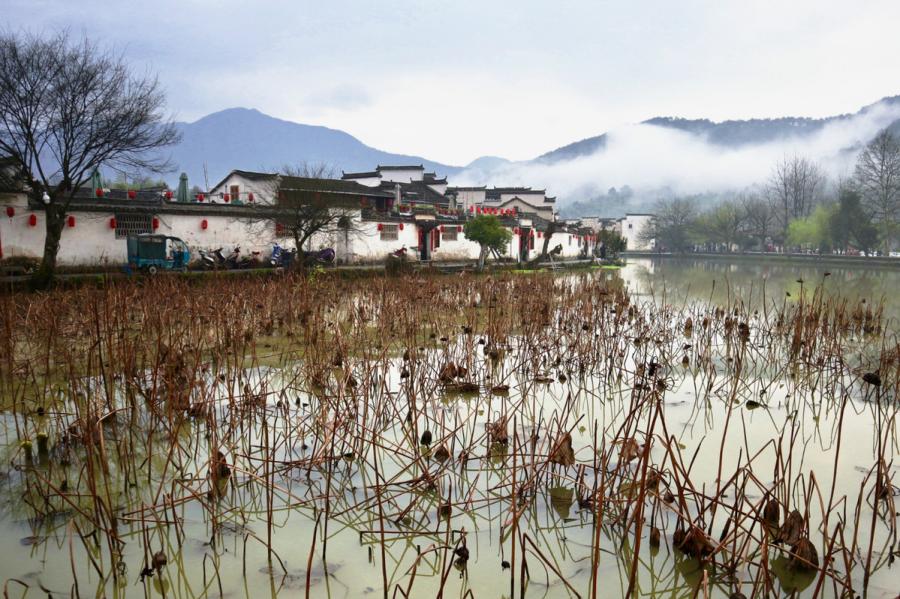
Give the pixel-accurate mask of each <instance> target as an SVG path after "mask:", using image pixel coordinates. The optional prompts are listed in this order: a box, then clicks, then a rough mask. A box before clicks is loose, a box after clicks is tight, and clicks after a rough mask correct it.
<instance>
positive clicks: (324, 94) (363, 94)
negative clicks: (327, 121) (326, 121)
mask: <svg viewBox="0 0 900 599" xmlns="http://www.w3.org/2000/svg"><path fill="white" fill-rule="evenodd" d="M301 103H302V104H303V105H304V106H305V107H306V108H307V110H309V111H317V112H326V111H329V110H341V111H345V110H346V111H349V110H357V109H360V108H366V107H368V106H369V105H371V104H372V97H371V96H370V95H369V93H368V92H367V91H366V90H365V89H363V88H362V87H359V86H356V85H351V84H349V83H345V84H340V85H337V86H335V87H332V88H330V89H324V90H319V91H315V92H313V93H311V94H308V95H307V96H306V97H305V98H304V99H303V100H302V101H301Z"/></svg>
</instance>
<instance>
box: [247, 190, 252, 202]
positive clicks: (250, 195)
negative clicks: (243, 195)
mask: <svg viewBox="0 0 900 599" xmlns="http://www.w3.org/2000/svg"><path fill="white" fill-rule="evenodd" d="M247 201H249V202H252V201H253V192H252V191H251V192H250V193H248V194H247Z"/></svg>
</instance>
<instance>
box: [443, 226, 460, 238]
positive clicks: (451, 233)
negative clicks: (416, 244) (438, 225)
mask: <svg viewBox="0 0 900 599" xmlns="http://www.w3.org/2000/svg"><path fill="white" fill-rule="evenodd" d="M457 235H458V233H457V232H456V225H453V226H451V227H444V232H443V233H441V240H442V241H456V236H457Z"/></svg>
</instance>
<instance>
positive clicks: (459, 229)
mask: <svg viewBox="0 0 900 599" xmlns="http://www.w3.org/2000/svg"><path fill="white" fill-rule="evenodd" d="M456 232H457V233H462V225H456Z"/></svg>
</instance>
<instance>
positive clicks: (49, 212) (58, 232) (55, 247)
mask: <svg viewBox="0 0 900 599" xmlns="http://www.w3.org/2000/svg"><path fill="white" fill-rule="evenodd" d="M46 216H47V224H46V228H45V237H44V256H43V258H42V259H41V265H40V267H39V268H38V270H37V272H36V273H34V276H33V277H32V279H31V284H32V287H34V288H35V289H46V288H47V287H49V286H50V285H51V284H52V283H53V276H54V275H55V274H56V256H57V254H59V243H60V241H61V240H62V231H63V226H64V225H65V223H66V211H65V209H64V208H62V207H60V206H57V205H55V204H50V205H48V206H47V209H46Z"/></svg>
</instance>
